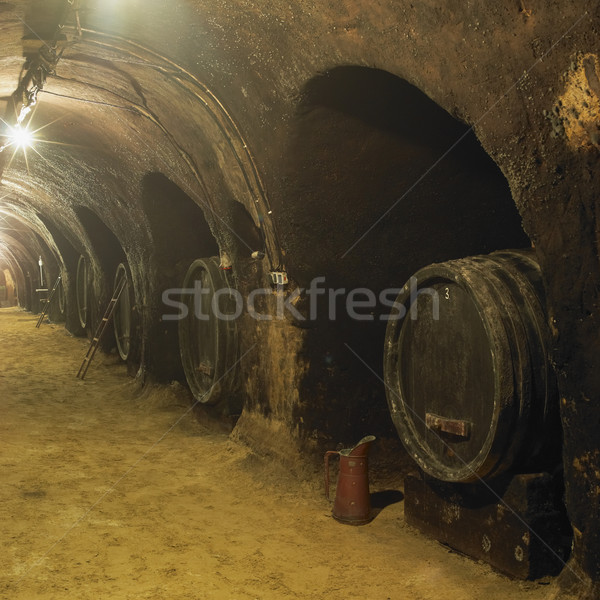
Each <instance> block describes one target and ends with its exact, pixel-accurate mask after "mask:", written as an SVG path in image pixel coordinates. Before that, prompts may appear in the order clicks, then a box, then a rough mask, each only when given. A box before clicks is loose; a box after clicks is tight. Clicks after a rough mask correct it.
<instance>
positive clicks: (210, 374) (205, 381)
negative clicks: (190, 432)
mask: <svg viewBox="0 0 600 600" xmlns="http://www.w3.org/2000/svg"><path fill="white" fill-rule="evenodd" d="M183 289H184V290H188V293H184V294H183V295H182V297H181V302H182V303H183V304H184V305H185V307H186V309H187V311H186V315H185V318H182V319H181V320H180V321H179V348H180V353H181V361H182V364H183V369H184V372H185V376H186V379H187V382H188V385H189V386H190V389H191V391H192V393H193V395H194V398H195V399H196V401H197V402H198V403H200V404H203V405H208V406H213V407H219V411H220V412H221V414H227V415H239V414H240V412H241V404H240V402H239V395H238V393H237V387H238V386H237V377H238V371H237V369H236V361H237V358H238V336H237V325H236V319H237V317H238V316H239V312H241V311H239V310H238V303H237V302H236V297H235V296H234V291H233V289H232V285H231V281H230V274H229V272H228V271H225V270H223V269H221V268H220V267H219V259H218V258H214V257H213V258H205V259H198V260H195V261H194V262H193V263H192V264H191V266H190V267H189V269H188V271H187V274H186V276H185V279H184V282H183ZM193 289H196V290H198V291H199V290H203V293H199V292H198V294H192V293H189V291H191V290H193Z"/></svg>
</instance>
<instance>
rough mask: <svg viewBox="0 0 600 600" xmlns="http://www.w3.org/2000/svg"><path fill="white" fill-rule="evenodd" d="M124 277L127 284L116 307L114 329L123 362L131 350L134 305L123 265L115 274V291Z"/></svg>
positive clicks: (128, 279) (127, 276) (118, 350)
mask: <svg viewBox="0 0 600 600" xmlns="http://www.w3.org/2000/svg"><path fill="white" fill-rule="evenodd" d="M123 277H124V278H125V282H126V283H125V287H124V288H123V291H122V292H121V295H120V296H119V300H118V301H117V304H116V306H115V313H114V315H113V328H114V332H115V341H116V343H117V352H118V353H119V356H120V357H121V360H127V359H128V358H129V350H130V348H131V307H132V305H133V299H132V289H131V280H130V278H129V274H128V273H127V268H126V267H125V265H124V264H123V263H121V264H119V266H118V267H117V270H116V272H115V279H114V287H113V289H116V288H117V284H118V283H119V281H120V280H121V278H123Z"/></svg>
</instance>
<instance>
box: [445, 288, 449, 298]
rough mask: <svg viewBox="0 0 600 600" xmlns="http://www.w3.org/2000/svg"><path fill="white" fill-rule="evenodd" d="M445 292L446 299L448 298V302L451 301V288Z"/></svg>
mask: <svg viewBox="0 0 600 600" xmlns="http://www.w3.org/2000/svg"><path fill="white" fill-rule="evenodd" d="M444 290H445V292H446V293H445V294H444V298H446V300H450V288H444Z"/></svg>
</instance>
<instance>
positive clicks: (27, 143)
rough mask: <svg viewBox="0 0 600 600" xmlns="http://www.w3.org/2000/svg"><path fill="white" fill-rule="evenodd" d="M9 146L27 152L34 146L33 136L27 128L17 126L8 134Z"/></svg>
mask: <svg viewBox="0 0 600 600" xmlns="http://www.w3.org/2000/svg"><path fill="white" fill-rule="evenodd" d="M7 137H8V141H9V145H11V146H14V147H15V148H20V149H21V150H25V149H26V148H30V147H31V146H32V145H33V134H32V133H31V131H29V130H28V129H27V128H26V127H21V125H15V126H14V127H11V128H10V129H9V132H8V136H7Z"/></svg>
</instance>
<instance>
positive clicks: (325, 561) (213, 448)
mask: <svg viewBox="0 0 600 600" xmlns="http://www.w3.org/2000/svg"><path fill="white" fill-rule="evenodd" d="M35 322H36V317H35V316H33V315H31V314H29V313H26V312H22V311H20V310H18V309H1V310H0V401H1V403H2V412H1V414H2V418H1V419H0V468H1V472H2V479H1V485H0V494H1V496H0V519H1V520H0V543H1V548H2V552H1V556H2V560H1V562H0V596H1V597H2V598H3V599H10V600H18V599H23V600H32V599H41V600H46V599H63V598H76V599H78V600H85V599H88V598H89V599H97V598H111V599H120V598H131V599H144V598H148V599H150V598H151V599H168V600H176V599H184V598H185V599H199V600H203V599H211V600H213V599H215V600H226V599H234V600H238V599H239V600H246V599H248V600H254V599H259V600H280V599H292V598H302V599H326V600H338V599H339V600H348V599H353V598H356V599H360V600H387V599H390V600H404V599H406V600H431V599H438V598H443V599H444V600H541V599H542V598H550V597H551V595H552V590H551V588H552V585H547V584H548V582H547V581H546V582H542V583H523V582H515V581H511V580H509V579H507V578H505V577H503V576H501V575H498V574H496V573H494V572H493V571H492V570H491V569H490V568H489V567H488V566H486V565H483V564H478V563H475V562H473V561H471V560H469V559H467V558H464V557H462V556H459V555H457V554H455V553H452V552H449V551H448V550H447V549H446V548H444V547H442V546H440V545H438V544H436V543H435V542H432V541H429V540H427V539H424V538H423V537H422V536H420V535H419V534H417V533H416V532H414V531H412V530H410V529H409V528H407V527H405V525H404V522H403V512H402V508H403V507H402V502H395V503H392V504H390V505H388V506H386V507H385V508H384V509H383V510H381V511H380V512H379V513H378V514H377V516H376V518H375V519H374V520H373V521H372V522H371V523H370V524H368V525H364V526H361V527H351V526H347V525H342V524H340V523H338V522H337V521H335V520H334V519H333V518H332V517H331V513H330V505H329V504H328V502H327V501H326V500H325V498H324V495H323V491H322V489H321V487H320V482H319V481H317V480H315V481H308V482H299V481H297V480H295V479H293V478H291V477H289V475H288V474H287V473H286V472H285V471H283V470H282V469H281V468H278V467H276V466H275V465H270V464H268V463H265V462H264V461H261V460H260V459H258V458H257V457H255V456H254V455H253V454H252V453H251V452H250V451H249V450H248V449H247V448H245V447H243V446H240V445H238V444H236V443H234V442H232V441H231V440H229V439H228V437H227V436H226V435H224V434H221V433H215V432H211V431H209V430H207V429H205V428H204V427H202V426H201V425H199V424H198V423H197V422H196V420H195V419H194V417H193V416H192V415H191V413H190V412H189V404H188V401H187V395H186V393H185V392H184V390H182V389H181V388H180V387H179V386H178V385H172V386H170V387H146V388H145V389H140V387H139V386H138V384H136V383H135V382H134V381H133V380H132V379H131V378H129V377H128V376H127V374H126V371H125V368H124V367H123V366H122V365H120V364H117V363H116V360H115V359H114V357H112V356H106V355H103V356H98V359H97V361H95V362H94V363H93V364H92V366H91V368H90V371H89V374H88V377H87V378H86V380H85V381H80V380H79V379H77V378H76V377H75V374H76V372H77V369H78V367H79V364H80V362H81V359H82V357H83V355H84V354H85V351H86V348H87V342H86V341H85V340H83V339H75V338H72V337H70V336H69V335H68V334H67V333H66V332H65V330H64V329H63V328H62V326H59V325H49V324H43V325H42V327H41V328H40V329H39V330H38V329H36V328H35ZM372 491H373V492H377V491H378V490H377V489H373V486H372ZM380 491H381V490H380ZM397 496H398V497H400V494H399V493H397Z"/></svg>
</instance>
